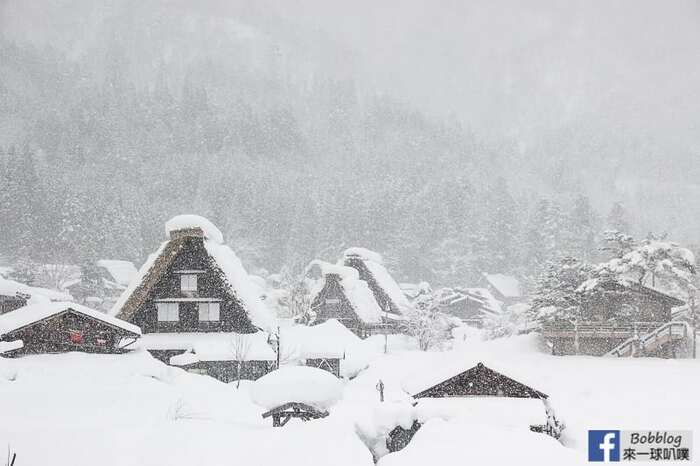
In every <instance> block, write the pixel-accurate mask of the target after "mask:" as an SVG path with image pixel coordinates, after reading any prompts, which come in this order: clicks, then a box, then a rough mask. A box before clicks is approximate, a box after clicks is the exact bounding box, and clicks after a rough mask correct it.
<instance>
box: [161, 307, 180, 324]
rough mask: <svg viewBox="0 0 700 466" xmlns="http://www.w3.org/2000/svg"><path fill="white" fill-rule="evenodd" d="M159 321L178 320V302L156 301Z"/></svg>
mask: <svg viewBox="0 0 700 466" xmlns="http://www.w3.org/2000/svg"><path fill="white" fill-rule="evenodd" d="M156 306H157V308H158V321H159V322H177V321H178V320H180V306H179V304H178V303H156Z"/></svg>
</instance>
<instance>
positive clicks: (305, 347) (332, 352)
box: [280, 319, 362, 360]
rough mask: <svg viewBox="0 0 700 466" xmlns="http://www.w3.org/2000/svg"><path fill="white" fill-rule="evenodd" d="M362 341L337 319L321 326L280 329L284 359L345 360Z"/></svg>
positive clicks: (298, 326) (295, 326)
mask: <svg viewBox="0 0 700 466" xmlns="http://www.w3.org/2000/svg"><path fill="white" fill-rule="evenodd" d="M361 343H362V340H361V339H360V338H359V337H358V336H357V335H355V334H354V333H352V332H351V331H350V330H348V328H347V327H345V326H344V325H343V324H341V323H340V322H338V321H337V320H335V319H329V320H327V321H325V322H323V323H321V324H318V325H312V326H306V325H293V326H291V327H285V328H282V329H280V348H281V355H282V357H283V359H285V360H287V359H306V358H343V357H344V356H345V355H346V353H348V352H352V351H353V349H354V348H357V345H359V344H361Z"/></svg>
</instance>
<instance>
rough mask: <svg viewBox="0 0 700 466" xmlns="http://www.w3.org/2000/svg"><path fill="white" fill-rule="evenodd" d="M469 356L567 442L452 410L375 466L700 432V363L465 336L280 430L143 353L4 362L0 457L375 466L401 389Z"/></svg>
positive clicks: (496, 457) (552, 458)
mask: <svg viewBox="0 0 700 466" xmlns="http://www.w3.org/2000/svg"><path fill="white" fill-rule="evenodd" d="M377 343H378V342H377ZM390 343H392V342H390ZM368 344H369V345H373V344H374V343H373V342H372V341H370V342H368ZM377 346H379V345H377ZM391 347H392V345H391V344H390V349H392V348H391ZM397 347H398V345H394V348H397ZM402 347H404V348H405V346H402ZM473 361H483V362H484V363H485V364H486V365H487V366H490V367H493V368H494V369H496V370H500V371H502V372H504V373H506V375H509V376H512V377H513V378H515V379H517V380H521V381H523V382H525V383H527V384H529V385H531V386H533V387H534V388H536V389H537V390H540V391H542V392H544V393H546V394H548V395H549V396H550V399H551V404H552V406H553V407H554V409H555V410H556V413H557V416H558V417H559V418H560V419H562V420H563V421H564V422H565V423H566V424H567V429H566V430H565V431H564V436H563V437H562V439H561V440H562V443H563V445H562V444H560V443H559V442H557V441H555V440H554V439H552V438H550V437H547V436H545V435H543V434H535V433H532V432H529V430H528V428H527V426H526V425H523V426H522V427H519V426H518V425H517V424H516V423H508V422H505V423H503V424H501V423H500V421H499V419H498V417H497V416H494V417H493V418H491V419H488V422H485V421H487V419H485V418H484V417H483V416H484V414H483V413H482V414H480V415H479V416H478V417H476V418H470V417H469V415H462V414H460V413H457V414H455V415H453V416H443V417H446V419H439V418H434V419H432V420H429V421H428V422H427V423H425V425H424V426H423V428H422V429H421V430H420V431H419V432H418V433H417V434H416V436H415V437H414V440H413V441H412V443H411V444H409V446H408V447H406V448H405V449H404V450H402V451H401V452H397V453H389V454H386V455H385V456H383V457H382V458H381V459H380V465H381V466H409V465H410V466H413V465H418V464H420V465H425V464H494V465H500V464H507V465H510V464H518V465H529V464H533V465H534V464H537V465H542V464H552V465H554V464H557V465H568V464H578V463H581V464H582V463H585V462H586V431H587V430H588V429H595V428H601V429H618V428H619V429H674V430H675V429H688V430H695V431H698V430H700V402H698V401H697V393H698V387H700V362H698V361H696V360H661V359H613V358H594V357H554V356H549V355H546V354H542V353H540V352H538V350H537V349H536V345H535V342H534V340H533V338H532V337H514V338H510V339H501V340H495V341H489V342H482V341H478V340H476V339H475V338H471V339H467V341H466V342H463V343H462V344H461V345H459V346H458V347H457V348H456V349H454V350H452V351H448V352H419V351H415V350H407V349H403V350H397V351H395V352H392V353H390V354H388V355H384V354H382V353H381V352H374V357H373V359H372V360H371V361H370V365H369V367H368V368H367V369H366V370H364V371H363V372H361V373H360V375H359V376H358V377H356V378H355V379H353V380H351V381H349V382H346V383H345V386H344V388H343V394H342V399H341V400H340V401H339V402H338V403H336V404H335V405H334V406H332V407H331V408H330V416H329V417H327V418H325V419H321V420H316V421H312V422H308V423H301V422H297V421H292V422H290V423H289V424H287V425H286V426H284V427H282V428H273V427H271V423H270V422H269V420H263V419H262V418H261V416H260V415H261V414H262V412H263V411H264V409H263V408H262V407H260V406H257V405H256V404H254V403H253V402H252V401H251V398H253V399H254V398H255V396H254V393H252V392H253V391H254V390H255V384H251V383H244V384H242V385H241V387H240V388H239V389H238V390H237V389H236V388H235V384H229V385H227V384H223V383H220V382H218V381H216V380H214V379H211V378H208V377H206V376H200V375H194V374H189V373H186V372H185V371H183V370H181V369H178V368H174V367H168V366H165V365H163V364H161V363H160V362H158V361H155V360H153V359H152V358H151V357H150V356H148V354H147V353H142V352H137V353H132V354H126V355H87V354H79V353H71V354H64V355H41V356H30V357H24V358H21V359H2V358H0V449H2V450H3V451H4V449H5V445H6V444H8V445H9V446H10V448H11V449H12V450H13V451H15V452H16V453H17V457H18V459H17V463H16V464H18V465H45V464H52V465H57V466H63V465H71V466H75V465H94V464H103V465H120V466H124V465H163V464H167V465H171V466H177V465H192V464H206V465H217V464H222V465H223V464H227V465H228V464H234V463H238V464H246V465H248V464H250V465H273V464H286V465H296V464H304V465H316V464H318V465H370V464H372V453H370V450H369V449H368V447H367V446H366V445H365V443H368V444H369V443H371V441H372V440H373V439H374V440H376V439H377V438H379V436H381V433H382V429H389V428H391V427H392V426H393V425H396V422H397V421H401V422H403V423H406V422H408V423H409V424H410V422H411V419H410V417H409V418H407V417H406V412H407V410H409V409H410V404H408V403H406V400H407V393H406V390H409V391H410V389H411V387H412V386H416V385H420V383H421V382H425V381H426V380H429V375H430V374H432V373H434V372H435V371H444V372H445V373H447V372H449V371H450V370H456V369H457V368H459V367H460V366H469V365H470V364H471V363H472V362H473ZM465 368H466V367H465ZM380 379H381V380H382V382H383V383H384V386H385V395H386V401H385V402H384V403H380V402H379V394H378V391H377V388H376V387H377V382H378V381H379V380H380ZM423 379H425V380H423ZM456 411H459V410H456ZM482 411H483V410H482ZM487 412H488V411H487ZM375 452H376V449H375ZM384 453H385V452H384Z"/></svg>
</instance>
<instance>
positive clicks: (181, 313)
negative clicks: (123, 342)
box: [111, 215, 275, 381]
mask: <svg viewBox="0 0 700 466" xmlns="http://www.w3.org/2000/svg"><path fill="white" fill-rule="evenodd" d="M166 233H167V235H168V236H169V239H168V240H167V241H165V242H164V243H163V244H161V246H160V248H159V249H158V251H156V253H154V254H152V255H151V256H150V257H149V258H148V260H147V261H146V263H145V264H144V265H143V266H142V267H141V269H140V270H139V272H138V275H137V277H136V279H135V280H133V281H132V283H131V284H130V285H129V287H128V288H127V290H126V291H125V292H124V294H123V295H122V296H121V297H120V299H119V300H118V301H117V303H116V304H115V305H114V307H113V309H112V311H111V313H112V314H113V315H116V316H117V317H119V318H121V319H124V320H127V321H129V322H132V323H134V324H136V325H138V326H139V327H141V329H142V331H143V333H144V336H143V338H142V340H141V342H140V346H141V347H144V348H146V349H147V350H148V351H149V352H150V353H151V354H152V355H153V356H154V357H156V358H158V359H160V360H162V361H163V362H166V363H170V364H174V365H178V366H181V367H184V368H186V369H190V370H192V371H195V372H198V373H206V374H209V375H212V376H214V377H217V378H219V379H221V380H224V381H229V380H233V379H235V378H238V377H241V378H251V379H254V378H257V377H259V376H261V375H263V374H265V373H266V372H268V371H269V370H270V369H272V367H274V361H275V355H274V352H273V351H272V349H271V347H270V346H269V345H267V335H266V334H264V333H258V332H260V331H270V330H271V329H272V328H273V318H272V316H271V314H270V312H269V310H268V309H267V308H266V307H265V306H264V305H263V303H262V302H261V301H260V298H259V297H258V295H257V293H256V289H255V287H254V286H253V284H252V283H251V281H250V278H249V276H248V274H247V272H246V271H245V269H244V268H243V265H242V264H241V261H240V260H239V259H238V257H237V256H236V254H235V253H234V252H233V251H232V250H231V248H229V247H228V246H226V245H225V244H224V241H223V235H222V234H221V232H220V231H219V230H218V229H217V228H216V226H214V225H213V224H212V223H211V222H210V221H208V220H207V219H205V218H202V217H199V216H196V215H180V216H177V217H175V218H173V219H171V220H170V221H168V222H167V223H166ZM241 334H243V335H246V336H241ZM239 369H240V371H241V373H240V374H239Z"/></svg>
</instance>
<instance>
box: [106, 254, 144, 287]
mask: <svg viewBox="0 0 700 466" xmlns="http://www.w3.org/2000/svg"><path fill="white" fill-rule="evenodd" d="M97 266H98V267H103V268H104V269H106V270H107V272H108V273H109V274H110V275H111V276H112V279H113V280H114V281H115V282H116V283H117V284H119V285H122V286H127V285H129V283H131V280H132V279H133V278H134V277H135V276H136V275H137V274H138V271H137V270H136V267H135V266H134V264H133V263H132V262H129V261H120V260H108V259H102V260H99V261H97Z"/></svg>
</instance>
